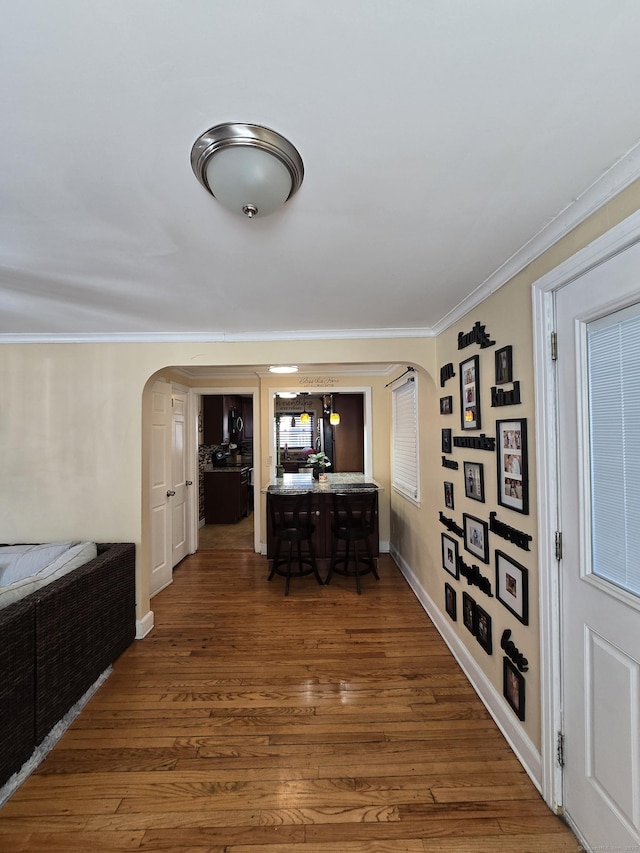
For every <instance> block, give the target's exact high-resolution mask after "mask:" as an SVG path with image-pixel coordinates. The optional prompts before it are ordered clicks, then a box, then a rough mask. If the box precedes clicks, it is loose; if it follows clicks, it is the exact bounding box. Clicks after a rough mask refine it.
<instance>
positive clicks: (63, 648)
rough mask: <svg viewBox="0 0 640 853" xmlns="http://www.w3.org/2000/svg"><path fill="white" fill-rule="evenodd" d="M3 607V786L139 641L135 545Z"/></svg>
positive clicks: (107, 549) (103, 547) (102, 554)
mask: <svg viewBox="0 0 640 853" xmlns="http://www.w3.org/2000/svg"><path fill="white" fill-rule="evenodd" d="M97 554H98V555H97V557H96V558H95V559H93V560H90V561H89V562H87V563H85V564H84V565H82V566H80V567H79V568H76V569H74V570H73V571H71V572H70V573H69V574H66V575H64V576H63V577H61V578H59V579H57V580H55V581H53V582H51V583H49V584H48V585H46V586H44V587H42V588H41V589H38V590H37V591H36V592H32V593H31V594H30V595H28V596H27V597H26V598H23V599H22V600H20V601H15V602H14V603H12V604H9V606H8V607H5V608H4V609H2V610H0V650H1V652H0V720H2V721H3V725H2V731H1V733H0V786H2V785H4V783H5V782H6V781H7V780H8V779H9V778H10V777H11V776H12V775H13V774H14V773H15V772H16V771H17V770H19V769H20V767H22V765H23V764H24V762H25V761H27V760H28V759H29V758H30V756H31V754H32V753H33V751H34V749H35V747H36V746H37V745H38V744H40V743H41V742H42V740H43V739H44V738H45V737H46V735H47V734H48V733H49V732H50V731H51V729H52V728H53V726H55V724H56V723H57V722H58V721H59V720H60V719H61V718H62V717H64V715H65V714H66V713H67V711H68V710H69V709H70V708H71V707H72V706H73V705H74V704H75V703H76V702H77V701H78V700H79V699H80V698H81V696H82V695H83V694H84V693H85V692H86V691H87V690H88V689H89V688H90V687H91V685H92V684H93V683H94V682H95V681H96V680H97V679H98V678H99V676H100V675H101V674H102V673H103V672H104V671H105V670H106V669H107V668H108V667H109V666H110V665H111V664H112V663H113V662H114V661H115V659H116V658H117V657H118V656H119V655H120V654H122V652H123V651H124V650H125V649H126V648H127V646H129V645H130V644H131V643H132V641H133V639H134V637H135V546H134V545H133V544H131V543H119V544H98V546H97Z"/></svg>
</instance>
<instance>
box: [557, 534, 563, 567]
mask: <svg viewBox="0 0 640 853" xmlns="http://www.w3.org/2000/svg"><path fill="white" fill-rule="evenodd" d="M561 559H562V533H561V532H560V531H559V530H556V560H561Z"/></svg>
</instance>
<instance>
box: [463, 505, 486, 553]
mask: <svg viewBox="0 0 640 853" xmlns="http://www.w3.org/2000/svg"><path fill="white" fill-rule="evenodd" d="M462 528H463V531H464V547H465V550H466V551H468V552H469V553H470V554H473V556H474V557H477V558H478V559H479V560H482V562H483V563H488V562H489V525H488V523H487V522H486V521H482V519H480V518H476V517H475V516H474V515H469V513H466V512H463V513H462Z"/></svg>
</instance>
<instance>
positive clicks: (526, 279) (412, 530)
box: [391, 182, 640, 749]
mask: <svg viewBox="0 0 640 853" xmlns="http://www.w3.org/2000/svg"><path fill="white" fill-rule="evenodd" d="M639 207H640V182H637V183H636V184H634V185H632V186H631V187H630V188H628V189H627V190H626V191H625V192H623V193H622V194H621V195H620V196H618V198H616V199H614V200H613V201H612V202H611V203H609V204H608V205H606V206H605V207H603V208H602V209H601V210H599V211H598V212H597V213H596V214H594V215H593V216H592V217H591V218H590V219H588V220H587V221H585V222H584V223H583V224H582V225H581V226H579V227H578V228H576V229H575V230H574V231H573V232H572V233H571V234H569V235H567V237H566V238H564V239H563V240H561V241H560V242H559V243H557V244H556V245H555V246H554V247H553V248H552V249H550V250H549V251H548V252H546V253H545V254H544V255H542V256H541V257H540V258H539V259H538V260H536V261H535V262H533V263H532V264H530V265H529V267H527V268H526V269H525V270H523V271H522V272H521V273H520V274H518V275H517V276H515V278H513V279H512V280H511V281H510V282H509V283H508V284H506V285H505V286H504V287H502V288H500V290H498V291H496V292H495V293H493V294H491V295H490V296H489V297H488V298H487V299H486V300H485V301H484V302H483V303H482V304H481V305H479V306H478V307H477V308H476V309H474V310H473V311H471V312H469V314H467V316H466V317H464V318H463V319H461V320H460V321H459V322H457V323H455V324H454V325H453V326H452V327H451V328H449V329H448V330H447V331H445V332H444V333H442V334H441V335H440V336H439V337H438V338H437V342H436V361H437V367H436V368H435V369H432V371H431V374H432V375H431V376H429V375H422V372H421V375H420V397H419V400H420V422H421V427H422V428H421V433H420V459H421V489H422V495H423V500H422V505H421V506H420V507H419V508H418V507H415V506H413V505H412V504H411V503H410V502H409V501H406V500H404V499H403V498H401V497H400V496H398V495H394V494H392V501H391V540H392V543H393V545H394V547H395V549H396V550H397V552H398V553H399V554H400V555H401V557H402V559H403V561H405V562H406V563H407V565H408V566H409V567H410V568H411V571H412V572H413V573H414V574H415V575H416V577H417V578H418V581H419V583H420V585H421V586H422V587H423V588H424V590H425V591H426V593H427V594H428V595H429V596H430V597H431V599H432V600H433V601H434V602H435V604H436V605H437V606H438V607H439V609H440V610H442V611H444V584H445V581H447V582H452V586H454V587H456V588H457V590H458V621H457V623H455V625H454V626H453V628H454V630H455V632H456V634H457V636H458V637H459V639H460V640H461V641H462V643H463V644H464V645H465V646H466V648H467V649H468V652H469V654H470V655H471V656H472V657H473V658H474V659H475V660H476V661H477V662H478V664H479V665H480V667H481V668H482V670H483V671H484V672H485V674H486V675H487V677H488V678H489V680H490V681H491V684H492V685H493V686H494V688H495V689H496V690H497V691H498V693H499V694H501V693H502V657H503V655H502V653H501V650H500V648H499V642H500V637H501V635H502V632H503V630H504V629H505V628H511V629H512V631H513V637H512V639H513V640H514V642H515V643H516V645H517V646H518V648H519V649H520V650H521V651H522V652H523V653H524V654H525V655H526V657H527V658H528V659H529V663H530V669H529V672H528V673H527V675H526V685H527V686H526V689H527V700H526V703H527V705H526V707H527V713H526V720H525V722H524V723H523V726H524V729H525V731H526V733H527V735H528V736H529V738H530V739H531V741H532V742H533V743H534V744H535V746H536V747H537V748H538V749H540V725H541V723H540V720H541V709H540V684H539V677H540V667H539V647H540V632H539V614H538V606H537V605H538V583H539V579H538V571H537V547H536V531H537V508H536V501H537V500H538V497H539V496H538V490H537V484H536V438H535V407H534V374H533V330H532V306H531V285H532V284H533V283H534V282H535V281H537V280H538V279H539V278H540V277H541V276H542V275H544V274H545V273H547V272H549V271H550V270H552V269H553V268H554V267H556V266H558V264H560V263H562V262H563V261H564V260H566V259H567V258H569V257H571V256H572V255H574V254H575V253H576V252H577V251H579V250H580V249H581V248H583V247H584V246H586V245H588V244H589V243H590V242H592V241H593V240H594V239H596V238H597V237H599V236H601V235H602V234H603V233H605V232H606V231H607V230H609V229H610V228H612V227H613V226H614V225H616V224H618V223H619V222H620V221H622V220H623V219H624V218H626V217H627V216H629V215H631V214H632V213H634V212H635V211H636V210H637V209H638V208H639ZM476 320H479V321H480V322H481V323H483V324H484V325H485V326H486V328H487V331H488V332H489V333H490V336H491V338H492V339H494V340H495V341H496V346H495V347H490V348H488V349H485V350H480V348H479V347H478V346H476V345H472V346H469V347H467V348H465V349H463V350H458V349H457V336H458V333H459V332H464V333H466V332H469V331H471V328H472V327H473V325H474V323H475V322H476ZM509 344H511V345H512V346H513V371H514V378H515V379H518V380H520V387H521V399H522V403H521V404H520V405H518V406H508V407H504V408H495V409H492V408H491V399H490V387H491V385H492V384H494V383H493V382H492V377H493V375H494V352H495V349H496V348H500V347H503V346H507V345H509ZM476 353H477V354H478V355H479V356H480V373H481V386H482V397H481V405H482V429H481V432H484V433H486V435H489V436H495V421H496V419H504V418H508V417H511V416H513V417H526V418H527V426H528V441H529V496H530V512H529V514H528V515H523V514H521V513H517V512H514V511H512V510H509V509H506V508H504V507H501V506H498V505H497V504H496V470H495V464H496V463H495V454H492V453H488V452H485V451H477V450H475V451H473V450H463V449H461V448H456V449H454V453H453V454H452V457H451V458H454V459H455V460H457V461H459V462H460V470H458V471H451V470H449V469H447V468H443V467H442V463H441V456H442V454H441V450H440V448H441V434H440V430H441V428H443V427H452V428H453V434H454V435H456V433H457V434H458V435H460V434H461V430H460V415H459V412H460V408H459V384H458V380H459V377H458V373H459V369H458V365H459V363H460V361H463V360H464V359H466V358H467V357H469V356H470V355H474V354H476ZM448 362H453V363H454V365H455V368H456V376H455V378H454V379H450V380H449V381H448V382H447V383H446V385H445V387H444V388H440V385H439V370H440V367H441V366H442V365H444V364H447V363H448ZM432 377H434V378H432ZM506 387H507V388H509V387H511V386H506ZM449 394H451V395H453V397H454V406H455V410H454V411H455V414H454V415H449V416H440V414H439V398H440V397H441V396H447V395H449ZM471 434H473V433H471ZM464 460H468V461H471V462H474V461H475V462H482V463H484V473H485V494H486V503H484V504H480V503H478V502H477V501H473V500H470V499H466V498H465V497H464V486H463V481H462V462H463V461H464ZM445 480H449V481H452V482H453V483H454V490H455V510H454V512H451V511H448V510H446V508H445V506H444V497H443V485H442V484H443V482H444V481H445ZM542 499H544V497H542ZM439 510H442V511H443V512H444V514H445V515H447V516H449V517H453V518H454V519H455V520H456V521H457V523H458V524H462V513H463V512H468V513H470V514H471V515H475V516H477V517H479V518H482V519H484V520H486V521H488V520H489V512H490V511H491V510H496V511H497V514H498V515H497V517H498V519H500V520H501V521H504V522H505V523H507V524H509V525H511V526H513V527H515V528H517V529H518V530H522V531H523V532H525V533H528V534H530V535H532V536H533V542H532V545H531V551H529V552H527V551H523V550H521V549H520V548H517V547H515V546H514V545H512V544H511V543H509V542H507V541H505V540H504V539H501V538H499V537H497V536H496V535H495V534H489V541H490V551H491V555H490V560H491V561H490V563H489V564H488V565H485V564H484V563H480V562H479V561H478V560H474V559H473V557H472V555H470V554H469V553H468V552H466V551H465V550H464V548H463V547H462V548H461V554H462V556H463V557H464V559H465V561H466V562H467V563H473V562H475V563H476V565H480V568H481V569H482V573H483V574H485V575H486V576H488V577H489V578H490V579H491V582H492V589H493V588H494V587H495V570H494V551H495V549H496V548H499V549H500V550H501V551H503V552H505V553H507V554H508V555H510V556H512V557H513V558H514V559H515V560H516V561H517V562H519V563H521V564H522V565H524V566H526V567H527V568H528V569H529V625H528V626H524V625H521V624H520V623H519V622H518V621H517V620H516V619H515V618H514V617H513V616H511V614H510V613H509V611H507V610H506V609H505V608H504V607H503V606H502V605H501V604H500V603H499V602H498V601H497V600H496V599H495V598H488V597H487V596H486V595H484V594H483V593H482V592H479V591H478V590H477V589H476V588H475V587H472V588H470V587H468V585H467V583H466V581H465V580H460V581H455V580H452V578H451V576H450V575H449V574H448V573H447V572H446V571H445V570H444V569H443V568H442V567H441V553H440V547H441V546H440V542H441V539H440V534H441V533H442V532H443V531H445V528H444V527H443V525H442V524H440V522H439V518H438V512H439ZM463 590H468V591H469V592H470V593H471V594H472V596H473V597H474V598H475V599H476V601H477V602H478V603H479V604H480V605H481V607H483V608H484V609H485V610H487V611H488V612H489V614H490V615H491V617H492V620H493V644H494V654H493V655H492V656H491V657H489V656H488V655H487V654H486V653H485V651H484V650H483V649H482V648H481V647H480V645H479V644H478V643H477V642H476V641H475V639H474V638H473V637H472V636H471V634H470V633H469V632H468V631H467V630H466V629H465V628H464V626H463V624H462V621H461V606H462V591H463ZM445 619H448V617H445Z"/></svg>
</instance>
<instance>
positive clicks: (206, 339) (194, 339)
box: [0, 328, 434, 344]
mask: <svg viewBox="0 0 640 853" xmlns="http://www.w3.org/2000/svg"><path fill="white" fill-rule="evenodd" d="M433 336H434V332H433V330H432V329H424V328H412V329H321V330H312V331H304V330H303V331H300V330H298V331H295V332H237V333H233V332H229V333H226V332H225V333H211V334H208V333H204V332H202V333H201V332H198V333H190V332H114V333H108V334H107V333H103V332H79V333H77V334H76V333H72V332H59V333H48V332H41V333H36V334H33V333H25V334H2V333H0V344H169V343H175V344H185V343H187V344H188V343H227V344H228V343H262V342H269V341H276V342H277V341H323V340H328V341H337V340H372V339H380V338H389V339H393V338H431V337H433Z"/></svg>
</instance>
